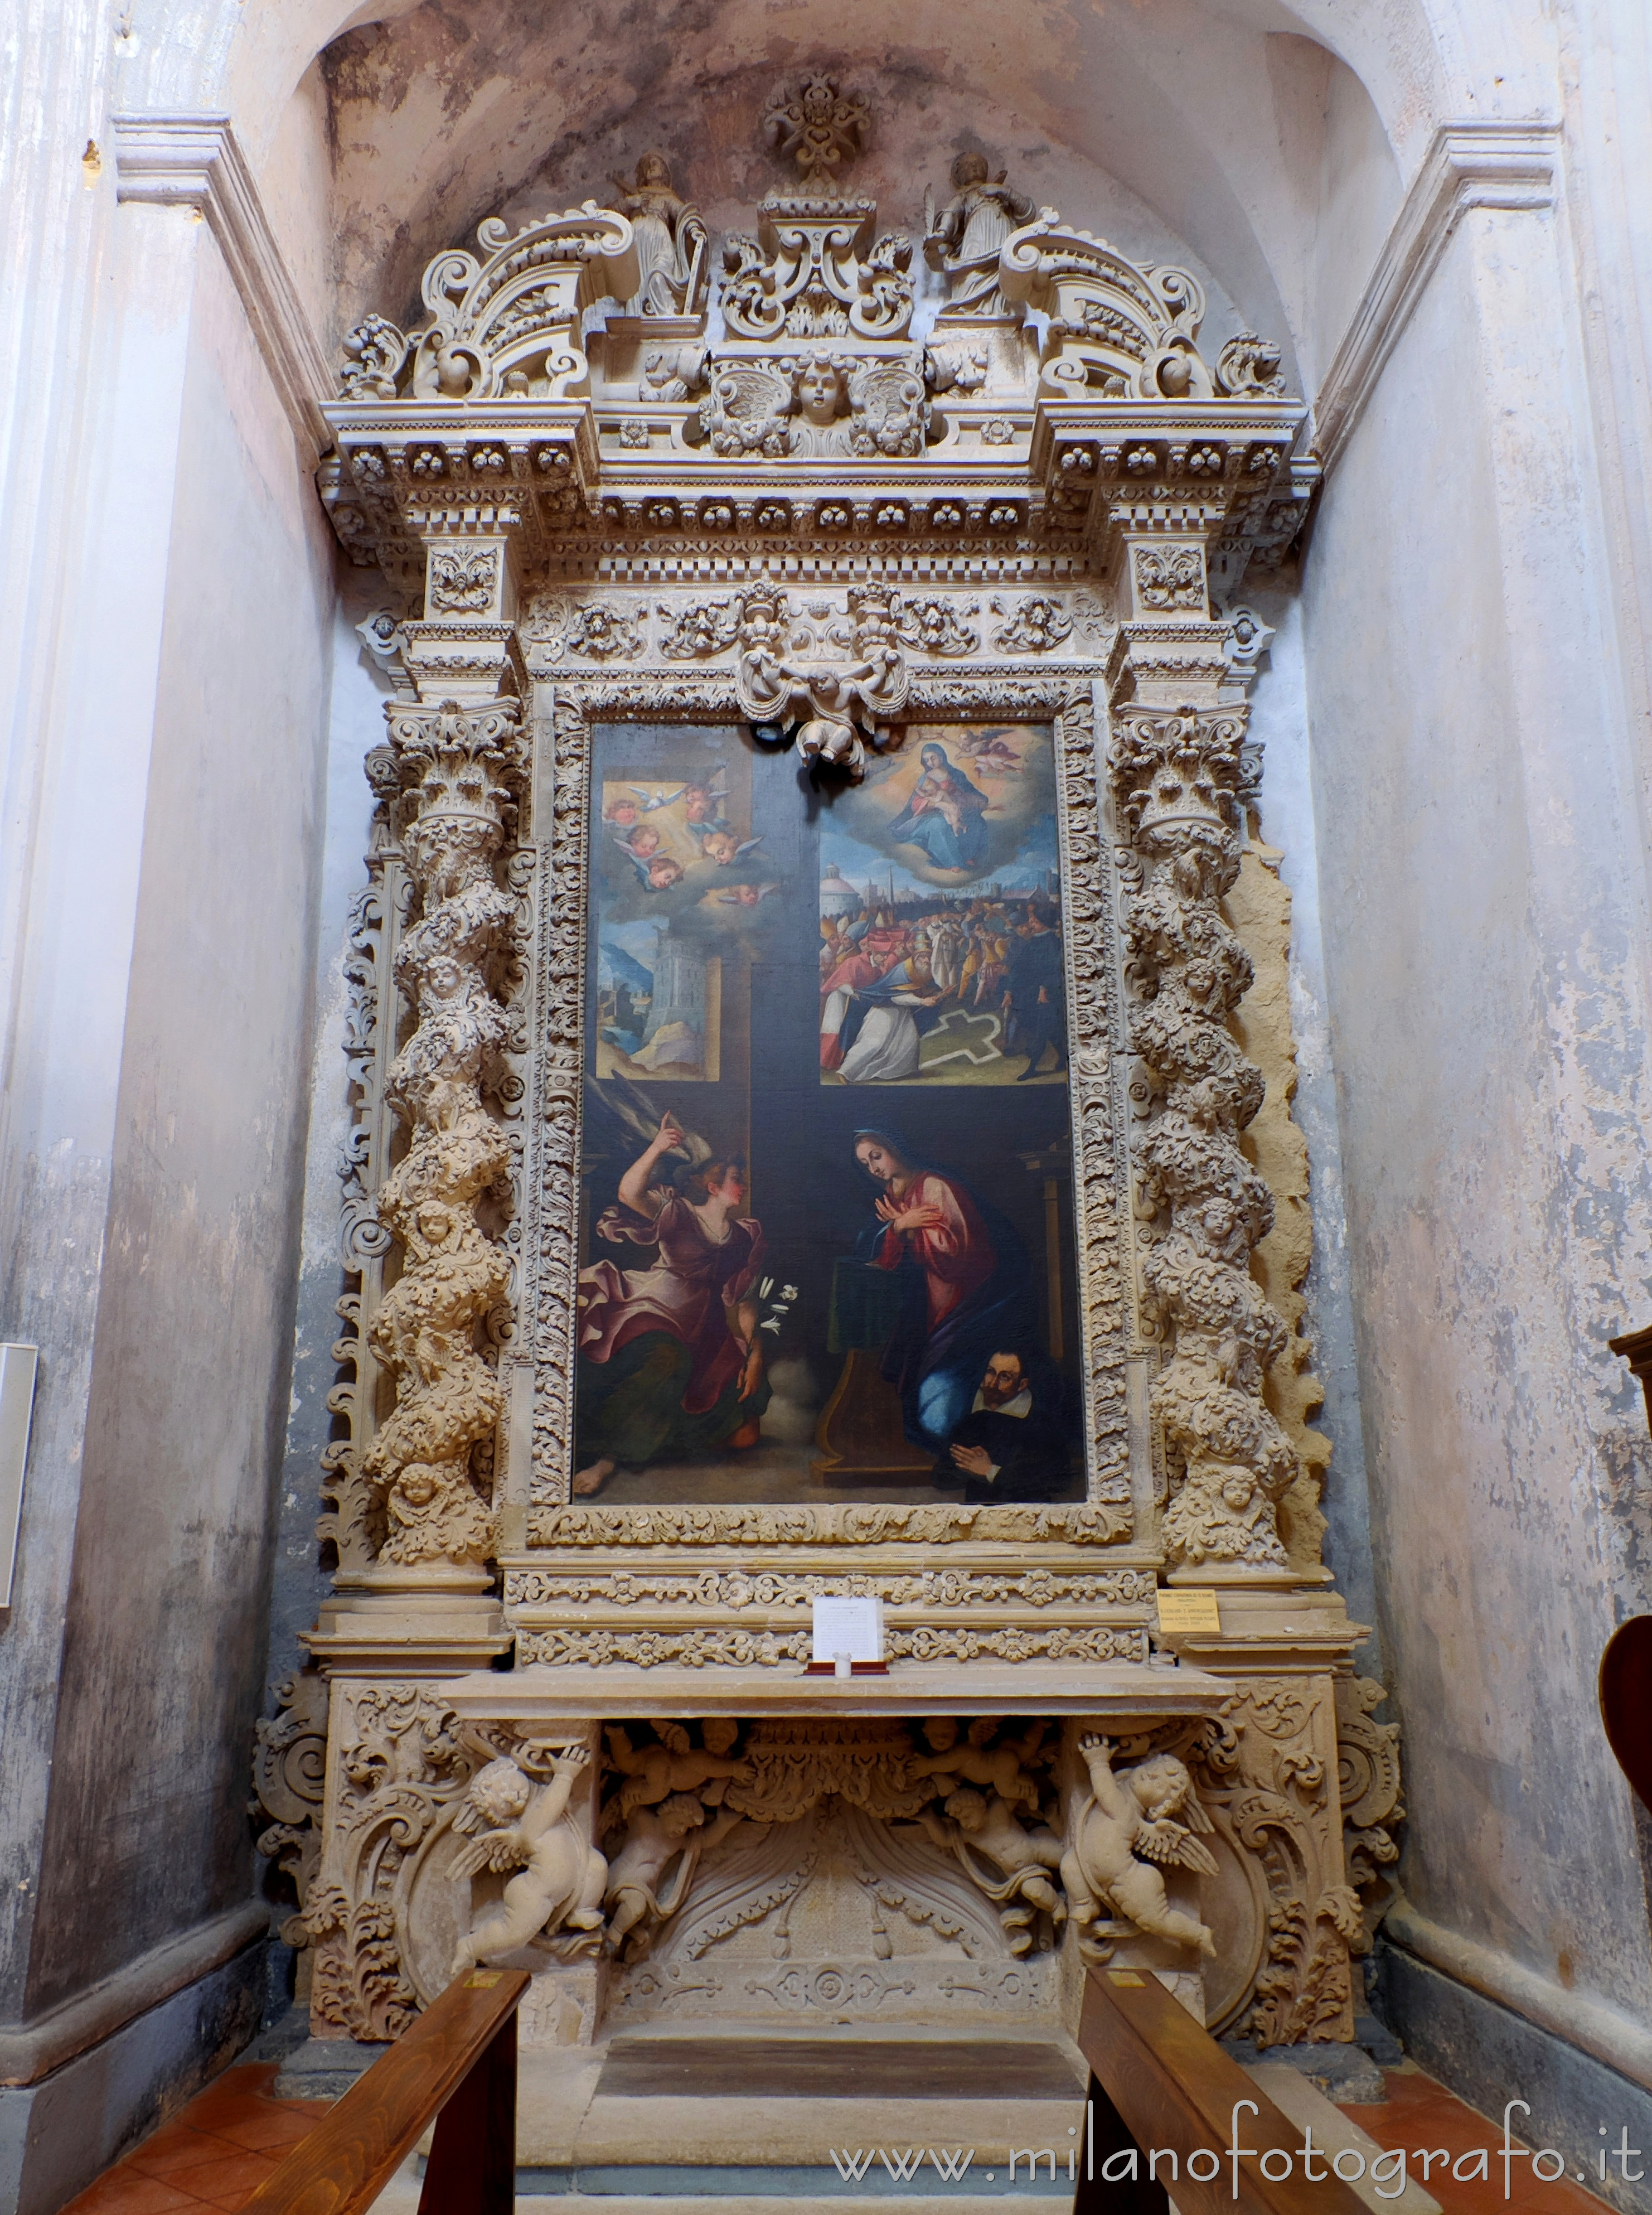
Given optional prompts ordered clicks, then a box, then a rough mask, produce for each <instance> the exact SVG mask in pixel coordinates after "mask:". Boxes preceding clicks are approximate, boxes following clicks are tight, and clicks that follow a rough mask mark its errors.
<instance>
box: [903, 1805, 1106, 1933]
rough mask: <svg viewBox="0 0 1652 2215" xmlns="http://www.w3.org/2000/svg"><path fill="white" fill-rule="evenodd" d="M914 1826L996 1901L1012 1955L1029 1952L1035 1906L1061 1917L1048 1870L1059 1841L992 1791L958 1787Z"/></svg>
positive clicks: (1058, 1859)
mask: <svg viewBox="0 0 1652 2215" xmlns="http://www.w3.org/2000/svg"><path fill="white" fill-rule="evenodd" d="M904 1827H906V1826H905V1825H902V1828H904ZM915 1827H917V1828H920V1829H921V1830H923V1831H924V1832H926V1833H927V1836H928V1837H929V1838H932V1839H933V1842H934V1843H935V1844H936V1845H938V1846H939V1847H940V1848H941V1849H942V1850H943V1851H945V1852H946V1853H950V1854H953V1855H955V1856H957V1858H958V1863H959V1865H960V1867H961V1868H963V1870H964V1874H965V1875H966V1876H967V1877H968V1878H969V1879H970V1882H971V1883H972V1884H975V1885H977V1886H979V1887H980V1888H981V1890H982V1892H984V1893H986V1895H987V1897H988V1899H990V1900H994V1901H995V1902H996V1903H997V1905H998V1912H999V1917H1000V1920H1001V1922H1002V1923H1003V1925H1004V1931H1005V1935H1006V1937H1007V1938H1008V1940H1009V1945H1010V1951H1011V1953H1012V1954H1025V1953H1027V1952H1028V1951H1030V1949H1031V1945H1032V1932H1031V1929H1030V1928H1029V1927H1028V1926H1029V1925H1030V1924H1031V1921H1032V1910H1033V1909H1034V1908H1042V1909H1043V1911H1044V1912H1045V1914H1046V1915H1048V1916H1049V1917H1050V1919H1051V1921H1052V1922H1055V1923H1060V1922H1062V1920H1063V1919H1064V1918H1065V1917H1066V1914H1067V1909H1066V1906H1065V1905H1064V1904H1063V1902H1062V1897H1061V1894H1060V1893H1058V1892H1057V1891H1056V1889H1055V1886H1054V1885H1053V1884H1052V1883H1051V1882H1050V1881H1049V1872H1050V1870H1052V1869H1054V1868H1058V1867H1059V1865H1060V1862H1061V1858H1062V1847H1061V1841H1060V1839H1058V1838H1056V1837H1055V1833H1054V1832H1051V1831H1047V1830H1045V1829H1044V1828H1043V1825H1039V1826H1038V1827H1037V1829H1035V1830H1031V1831H1029V1830H1028V1829H1027V1828H1026V1827H1025V1825H1024V1824H1022V1823H1020V1822H1019V1821H1018V1820H1017V1819H1016V1816H1015V1813H1014V1811H1013V1809H1012V1808H1009V1807H1006V1806H1005V1804H1004V1802H1003V1801H1002V1800H1001V1799H1000V1797H999V1795H997V1793H996V1792H976V1791H975V1790H973V1789H971V1788H970V1786H969V1785H967V1784H966V1785H963V1786H961V1787H960V1788H959V1789H958V1791H956V1792H953V1793H951V1794H949V1795H948V1796H947V1798H946V1800H945V1802H944V1803H943V1808H942V1813H940V1814H939V1815H938V1814H937V1813H935V1811H934V1809H933V1807H926V1808H924V1809H923V1810H922V1811H921V1813H920V1815H919V1817H918V1821H917V1825H915Z"/></svg>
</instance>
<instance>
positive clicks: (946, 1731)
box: [856, 1147, 958, 1753]
mask: <svg viewBox="0 0 1652 2215" xmlns="http://www.w3.org/2000/svg"><path fill="white" fill-rule="evenodd" d="M859 1150H860V1149H859V1148H858V1147H857V1148H856V1151H857V1152H859ZM923 1734H924V1736H925V1738H926V1739H928V1741H929V1750H930V1752H932V1753H951V1751H952V1748H953V1747H954V1746H956V1745H957V1744H958V1719H957V1717H956V1716H953V1715H931V1716H930V1717H929V1719H928V1721H927V1722H926V1723H925V1724H924V1726H923Z"/></svg>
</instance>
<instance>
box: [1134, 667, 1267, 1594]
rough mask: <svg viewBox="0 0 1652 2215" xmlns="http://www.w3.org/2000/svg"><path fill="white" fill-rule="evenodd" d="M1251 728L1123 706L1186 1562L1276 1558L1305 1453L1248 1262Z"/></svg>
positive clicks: (1262, 1188) (1142, 1020) (1171, 1542)
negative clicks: (1233, 919) (1243, 1006)
mask: <svg viewBox="0 0 1652 2215" xmlns="http://www.w3.org/2000/svg"><path fill="white" fill-rule="evenodd" d="M1244 736H1245V709H1243V708H1223V709H1215V710H1211V711H1208V712H1200V711H1196V710H1195V709H1191V708H1184V709H1163V708H1152V707H1147V706H1143V705H1141V704H1137V703H1132V704H1129V705H1127V706H1124V707H1122V708H1119V709H1116V710H1115V712H1114V716H1113V728H1112V741H1111V755H1110V766H1111V773H1112V778H1113V787H1114V793H1115V796H1116V799H1117V806H1118V811H1119V815H1120V819H1121V821H1122V823H1123V825H1124V826H1125V827H1126V829H1127V830H1128V832H1129V838H1130V839H1131V842H1132V844H1133V845H1134V847H1135V853H1136V854H1137V856H1139V857H1140V858H1141V862H1143V864H1144V865H1145V868H1146V871H1147V874H1146V878H1145V881H1144V882H1143V884H1142V887H1141V891H1140V892H1139V893H1138V894H1137V896H1136V898H1135V900H1134V901H1133V902H1132V903H1131V905H1130V907H1129V914H1128V917H1127V920H1126V924H1125V948H1126V955H1127V960H1128V963H1129V972H1130V978H1131V982H1132V984H1133V985H1134V986H1135V991H1136V993H1137V995H1138V1001H1137V1005H1136V1008H1135V1013H1134V1015H1133V1017H1132V1020H1131V1024H1130V1042H1131V1045H1132V1046H1133V1047H1134V1048H1135V1052H1136V1053H1137V1054H1139V1055H1140V1057H1141V1060H1142V1062H1143V1063H1144V1064H1145V1065H1146V1068H1147V1074H1148V1078H1149V1082H1150V1084H1151V1088H1152V1091H1153V1095H1154V1097H1155V1100H1156V1101H1157V1102H1158V1107H1157V1113H1156V1114H1153V1117H1152V1120H1150V1121H1148V1122H1147V1126H1146V1127H1145V1130H1144V1132H1143V1133H1142V1135H1141V1138H1140V1139H1139V1140H1138V1142H1137V1145H1136V1150H1135V1151H1136V1160H1135V1169H1136V1184H1137V1206H1138V1210H1139V1212H1140V1213H1141V1216H1142V1217H1143V1218H1145V1219H1146V1221H1147V1225H1148V1226H1149V1228H1148V1238H1147V1245H1146V1250H1145V1252H1144V1254H1143V1255H1142V1260H1141V1277H1142V1283H1143V1289H1144V1294H1145V1300H1146V1304H1147V1310H1148V1313H1149V1314H1150V1316H1152V1317H1153V1320H1154V1321H1156V1322H1157V1324H1158V1326H1159V1329H1160V1331H1161V1332H1162V1334H1163V1335H1164V1337H1165V1339H1166V1341H1169V1342H1171V1343H1172V1346H1173V1352H1172V1358H1171V1359H1170V1361H1169V1362H1168V1363H1167V1364H1166V1366H1165V1367H1164V1368H1163V1369H1162V1370H1161V1371H1160V1372H1159V1377H1158V1378H1157V1380H1156V1382H1155V1384H1154V1385H1153V1396H1152V1402H1151V1407H1152V1413H1153V1418H1154V1420H1156V1421H1157V1422H1158V1423H1159V1424H1160V1425H1161V1426H1162V1428H1163V1433H1164V1438H1165V1444H1166V1454H1167V1457H1168V1459H1169V1462H1170V1464H1171V1470H1172V1487H1173V1497H1172V1500H1171V1502H1170V1505H1169V1507H1168V1509H1167V1510H1166V1515H1165V1520H1164V1537H1165V1542H1166V1549H1167V1551H1168V1554H1169V1555H1170V1558H1171V1560H1172V1562H1174V1563H1180V1564H1185V1565H1187V1566H1189V1567H1193V1568H1196V1567H1199V1566H1201V1565H1202V1564H1207V1563H1221V1564H1222V1565H1224V1566H1231V1567H1233V1568H1252V1569H1257V1570H1262V1571H1279V1570H1282V1569H1283V1568H1286V1566H1287V1563H1286V1556H1285V1549H1284V1547H1283V1546H1282V1543H1280V1537H1279V1531H1278V1527H1277V1522H1276V1514H1275V1502H1276V1500H1278V1499H1279V1497H1280V1495H1281V1494H1282V1493H1283V1492H1284V1491H1285V1490H1286V1489H1287V1488H1288V1486H1289V1485H1290V1484H1291V1483H1292V1482H1294V1479H1295V1477H1296V1476H1297V1474H1298V1463H1297V1457H1296V1453H1295V1450H1294V1447H1293V1446H1292V1445H1291V1443H1290V1441H1289V1439H1288V1438H1287V1437H1286V1435H1285V1433H1284V1432H1283V1430H1282V1428H1281V1427H1280V1426H1279V1424H1278V1423H1277V1421H1276V1420H1275V1418H1274V1416H1273V1415H1272V1414H1271V1413H1270V1411H1269V1409H1268V1408H1267V1407H1266V1406H1265V1405H1264V1403H1263V1378H1264V1377H1265V1375H1266V1373H1267V1371H1268V1368H1269V1365H1270V1363H1271V1362H1273V1361H1274V1360H1275V1359H1276V1358H1277V1356H1278V1355H1279V1354H1280V1353H1282V1352H1283V1350H1284V1347H1285V1343H1286V1336H1287V1334H1286V1330H1285V1326H1284V1324H1283V1323H1282V1322H1281V1321H1280V1319H1279V1317H1278V1316H1277V1315H1276V1314H1275V1312H1274V1310H1273V1309H1272V1308H1271V1307H1270V1305H1269V1304H1268V1303H1267V1301H1266V1300H1265V1299H1264V1298H1263V1295H1262V1292H1261V1291H1260V1289H1259V1288H1258V1286H1257V1285H1256V1284H1255V1282H1254V1281H1253V1279H1251V1273H1250V1266H1249V1265H1250V1257H1251V1249H1252V1248H1253V1247H1255V1246H1256V1245H1257V1243H1258V1242H1260V1241H1261V1240H1262V1239H1263V1238H1264V1237H1265V1236H1267V1234H1268V1231H1269V1229H1270V1226H1271V1224H1272V1222H1273V1216H1274V1200H1273V1194H1272V1193H1271V1192H1270V1189H1269V1187H1268V1186H1267V1184H1266V1182H1265V1181H1264V1180H1263V1178H1262V1177H1261V1176H1260V1175H1258V1174H1257V1171H1256V1170H1255V1169H1253V1168H1252V1167H1251V1164H1250V1163H1248V1162H1247V1161H1246V1160H1245V1156H1244V1154H1243V1153H1242V1152H1241V1151H1240V1150H1239V1134H1240V1132H1242V1131H1243V1130H1244V1129H1245V1126H1246V1124H1247V1123H1249V1122H1250V1121H1251V1119H1252V1117H1253V1116H1254V1115H1255V1114H1256V1113H1257V1109H1258V1108H1259V1107H1260V1106H1261V1104H1262V1095H1263V1082H1262V1076H1261V1072H1260V1071H1258V1070H1257V1068H1256V1067H1255V1065H1253V1064H1252V1063H1251V1062H1249V1061H1247V1060H1246V1059H1245V1056H1244V1055H1243V1054H1242V1053H1241V1052H1239V1047H1238V1046H1237V1045H1236V1044H1235V1043H1234V1040H1233V1035H1232V1033H1231V1032H1230V1030H1229V1028H1228V1025H1227V1018H1228V1016H1229V1015H1231V1014H1232V1013H1233V1009H1235V1008H1236V1007H1237V1006H1238V1005H1239V1001H1240V999H1241V998H1242V997H1243V996H1244V994H1245V991H1246V990H1247V988H1248V987H1249V985H1250V983H1251V959H1250V956H1249V955H1248V954H1246V952H1245V948H1243V946H1242V945H1241V944H1240V943H1239V939H1238V938H1237V936H1235V935H1234V933H1233V930H1230V929H1229V927H1228V925H1227V923H1226V922H1225V921H1224V920H1223V918H1222V915H1221V897H1222V894H1223V893H1225V892H1226V891H1227V889H1228V887H1230V886H1231V885H1232V884H1233V880H1234V878H1235V877H1236V876H1237V874H1238V872H1239V845H1240V835H1239V810H1240V805H1241V801H1242V797H1243V791H1244V787H1245V780H1246V774H1247V770H1246V764H1245V752H1244V743H1243V742H1244Z"/></svg>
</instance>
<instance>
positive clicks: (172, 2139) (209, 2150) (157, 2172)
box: [120, 2123, 247, 2177]
mask: <svg viewBox="0 0 1652 2215" xmlns="http://www.w3.org/2000/svg"><path fill="white" fill-rule="evenodd" d="M245 2151H247V2149H246V2148H245V2147H244V2146H239V2145H236V2144H232V2143H231V2141H230V2140H229V2139H228V2138H217V2137H214V2136H212V2135H211V2133H209V2132H206V2131H194V2130H191V2129H190V2128H189V2127H188V2126H187V2125H185V2124H179V2123H168V2125H167V2126H166V2128H165V2129H164V2130H159V2131H156V2133H155V2135H154V2137H153V2138H145V2139H144V2142H143V2144H141V2145H138V2146H134V2147H133V2149H132V2151H131V2152H130V2153H129V2154H128V2155H127V2156H126V2157H125V2160H124V2161H123V2162H122V2163H121V2164H120V2166H121V2167H122V2168H123V2169H138V2170H140V2171H141V2172H142V2174H143V2175H145V2176H168V2177H169V2176H172V2175H176V2174H178V2173H180V2171H182V2170H184V2169H199V2167H200V2165H201V2163H203V2162H204V2161H223V2160H224V2159H226V2158H227V2157H229V2156H231V2155H234V2154H237V2153H244V2152H245Z"/></svg>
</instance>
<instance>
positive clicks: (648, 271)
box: [613, 154, 706, 316]
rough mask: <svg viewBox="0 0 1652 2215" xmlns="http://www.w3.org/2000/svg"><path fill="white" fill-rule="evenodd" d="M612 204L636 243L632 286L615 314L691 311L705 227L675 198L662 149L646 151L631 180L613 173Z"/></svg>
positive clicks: (702, 257) (702, 264)
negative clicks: (634, 287) (636, 272)
mask: <svg viewBox="0 0 1652 2215" xmlns="http://www.w3.org/2000/svg"><path fill="white" fill-rule="evenodd" d="M613 182H614V184H615V187H617V194H616V197H615V203H614V205H615V207H616V208H617V209H618V210H619V212H620V213H621V215H623V216H628V217H629V218H630V219H631V227H632V230H633V233H634V235H635V237H636V242H637V267H638V270H639V273H640V277H639V284H638V287H637V290H636V291H635V292H634V293H633V295H632V297H631V298H630V299H628V300H627V302H626V304H625V305H624V307H623V308H622V309H621V310H620V313H621V315H626V316H682V315H692V314H694V310H695V307H696V301H695V299H694V295H695V293H697V292H698V291H701V271H702V270H703V268H704V267H705V260H706V226H705V224H703V223H702V222H701V219H700V217H699V214H698V212H696V211H695V210H694V208H693V207H691V206H689V205H688V202H687V201H686V200H682V199H678V198H677V195H676V192H675V190H674V189H673V188H672V184H671V170H670V163H668V162H667V161H666V159H665V156H664V154H645V155H644V156H643V157H642V159H641V160H640V161H639V163H638V164H637V174H636V176H635V179H634V180H633V179H630V178H627V177H621V176H615V178H614V179H613Z"/></svg>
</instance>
